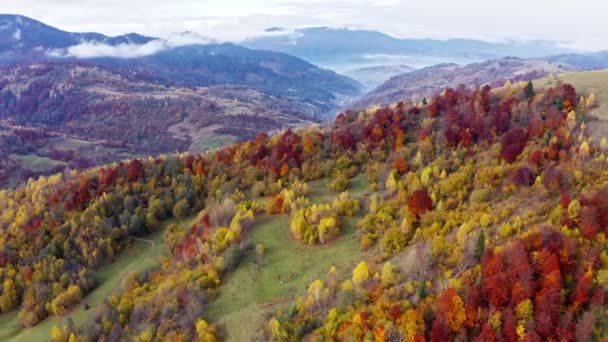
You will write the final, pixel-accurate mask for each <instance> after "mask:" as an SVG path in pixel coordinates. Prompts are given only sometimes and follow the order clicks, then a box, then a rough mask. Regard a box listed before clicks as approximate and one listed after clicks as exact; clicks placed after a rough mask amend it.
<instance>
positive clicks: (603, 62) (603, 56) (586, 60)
mask: <svg viewBox="0 0 608 342" xmlns="http://www.w3.org/2000/svg"><path fill="white" fill-rule="evenodd" d="M548 60H549V61H551V62H553V63H563V64H569V65H574V66H576V67H579V68H580V69H583V70H595V69H605V68H608V51H601V52H595V53H589V54H577V53H568V54H561V55H557V56H551V57H549V58H548Z"/></svg>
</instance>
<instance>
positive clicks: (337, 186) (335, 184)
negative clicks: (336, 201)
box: [329, 173, 348, 192]
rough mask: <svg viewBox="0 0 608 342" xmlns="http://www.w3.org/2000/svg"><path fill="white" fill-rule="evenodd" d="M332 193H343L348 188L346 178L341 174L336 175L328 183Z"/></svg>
mask: <svg viewBox="0 0 608 342" xmlns="http://www.w3.org/2000/svg"><path fill="white" fill-rule="evenodd" d="M329 188H330V189H331V191H333V192H343V191H345V190H346V189H347V188H348V178H346V176H345V175H344V174H343V173H338V174H337V175H336V176H335V177H334V178H333V179H332V180H331V182H330V183H329Z"/></svg>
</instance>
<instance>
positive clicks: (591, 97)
mask: <svg viewBox="0 0 608 342" xmlns="http://www.w3.org/2000/svg"><path fill="white" fill-rule="evenodd" d="M560 82H564V83H568V84H572V85H573V86H575V87H576V89H577V90H578V92H579V93H580V94H581V95H582V96H585V97H586V98H587V101H590V102H592V103H593V104H592V105H591V106H592V107H593V108H592V109H590V110H589V114H590V115H592V116H594V117H597V118H598V119H599V120H595V121H594V122H593V123H591V124H589V125H588V130H589V134H590V136H591V138H592V139H593V140H595V141H596V142H600V141H601V139H602V138H604V137H607V136H608V70H595V71H585V72H571V73H565V74H559V75H557V76H550V77H546V78H542V79H539V80H537V81H535V82H534V84H535V85H536V86H538V87H548V86H552V85H555V84H558V83H560Z"/></svg>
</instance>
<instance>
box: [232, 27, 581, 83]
mask: <svg viewBox="0 0 608 342" xmlns="http://www.w3.org/2000/svg"><path fill="white" fill-rule="evenodd" d="M243 44H244V45H245V46H247V47H250V48H254V49H262V50H273V51H280V52H285V53H288V54H291V55H294V56H298V57H300V58H303V59H306V60H308V61H311V62H312V63H314V64H317V65H321V66H323V67H326V68H330V69H333V70H336V71H338V72H341V73H346V72H347V71H349V70H352V69H357V68H361V67H370V66H376V65H386V64H407V65H412V66H414V67H416V68H422V67H427V66H430V65H432V64H439V63H459V64H468V63H473V62H479V61H483V60H486V59H496V58H501V57H506V56H516V57H521V58H539V57H545V56H550V55H557V54H562V53H568V52H571V51H568V50H566V49H563V48H560V47H558V46H557V45H556V44H554V43H550V42H539V41H534V42H511V43H489V42H483V41H477V40H467V39H451V40H435V39H399V38H395V37H392V36H389V35H387V34H384V33H382V32H377V31H367V30H357V29H346V28H330V27H311V28H303V29H298V30H295V31H291V30H284V29H280V28H274V29H271V30H270V31H269V32H266V34H263V35H260V36H259V37H255V38H251V39H249V40H247V41H245V42H244V43H243Z"/></svg>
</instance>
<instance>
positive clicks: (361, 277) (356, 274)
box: [353, 261, 369, 286]
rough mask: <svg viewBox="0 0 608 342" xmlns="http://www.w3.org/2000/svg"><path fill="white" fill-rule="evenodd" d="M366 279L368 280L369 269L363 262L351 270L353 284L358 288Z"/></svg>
mask: <svg viewBox="0 0 608 342" xmlns="http://www.w3.org/2000/svg"><path fill="white" fill-rule="evenodd" d="M367 279H369V267H368V266H367V263H366V262H365V261H361V262H360V263H359V264H358V265H357V267H355V269H354V270H353V283H354V284H355V285H357V286H360V285H362V284H363V283H364V282H365V281H367Z"/></svg>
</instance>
